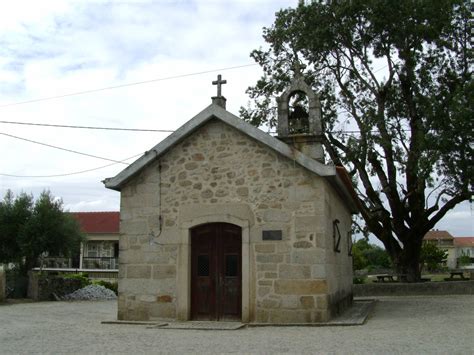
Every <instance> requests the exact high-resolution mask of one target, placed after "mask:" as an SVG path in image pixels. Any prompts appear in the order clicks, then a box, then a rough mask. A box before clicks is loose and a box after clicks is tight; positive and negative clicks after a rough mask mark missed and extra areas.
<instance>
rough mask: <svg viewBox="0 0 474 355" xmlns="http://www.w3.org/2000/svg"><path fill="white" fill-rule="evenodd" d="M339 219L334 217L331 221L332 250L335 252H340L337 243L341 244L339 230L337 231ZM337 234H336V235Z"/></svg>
mask: <svg viewBox="0 0 474 355" xmlns="http://www.w3.org/2000/svg"><path fill="white" fill-rule="evenodd" d="M338 224H339V220H338V219H335V220H334V221H333V222H332V239H333V242H334V251H335V252H336V253H340V252H341V249H339V245H340V244H341V232H340V231H339V226H338ZM336 234H337V236H336Z"/></svg>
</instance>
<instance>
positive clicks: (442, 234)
mask: <svg viewBox="0 0 474 355" xmlns="http://www.w3.org/2000/svg"><path fill="white" fill-rule="evenodd" d="M453 239H454V237H453V236H452V235H451V234H450V233H449V232H447V231H440V230H431V231H429V232H428V233H426V234H425V236H424V237H423V240H453Z"/></svg>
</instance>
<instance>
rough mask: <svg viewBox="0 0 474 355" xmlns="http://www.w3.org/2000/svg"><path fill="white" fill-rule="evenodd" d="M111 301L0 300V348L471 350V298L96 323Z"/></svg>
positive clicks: (112, 306) (384, 300)
mask: <svg viewBox="0 0 474 355" xmlns="http://www.w3.org/2000/svg"><path fill="white" fill-rule="evenodd" d="M115 312H116V302H115V301H102V302H86V301H84V302H43V303H24V304H13V305H0V353H1V354H18V353H28V354H31V353H53V354H65V353H87V354H90V353H158V352H164V353H176V354H179V353H201V354H205V353H230V352H234V353H257V354H271V353H312V354H315V353H321V354H328V353H329V354H354V353H359V354H386V353H391V354H393V353H395V354H463V355H464V354H473V349H474V297H472V296H436V297H421V296H420V297H380V298H379V302H378V303H377V305H376V306H375V309H374V312H373V314H372V316H371V317H370V318H369V320H368V322H367V323H366V324H365V325H363V326H353V327H339V326H335V327H259V328H247V329H240V330H233V331H204V330H169V329H168V330H165V329H147V327H146V326H143V325H111V324H101V323H100V322H101V321H102V320H113V319H114V317H115Z"/></svg>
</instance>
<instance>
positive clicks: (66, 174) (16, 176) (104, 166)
mask: <svg viewBox="0 0 474 355" xmlns="http://www.w3.org/2000/svg"><path fill="white" fill-rule="evenodd" d="M142 154H143V153H139V154H135V155H133V156H131V157H129V158H126V159H123V160H122V161H123V162H125V161H127V160H130V159H133V158H136V157H138V156H140V155H142ZM115 164H118V163H111V164H107V165H103V166H99V167H97V168H92V169H86V170H81V171H75V172H72V173H64V174H53V175H14V174H3V173H0V176H7V177H15V178H53V177H64V176H71V175H78V174H84V173H88V172H91V171H95V170H100V169H104V168H108V167H109V166H112V165H115Z"/></svg>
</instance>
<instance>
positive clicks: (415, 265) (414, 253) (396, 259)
mask: <svg viewBox="0 0 474 355" xmlns="http://www.w3.org/2000/svg"><path fill="white" fill-rule="evenodd" d="M420 250H421V242H419V241H418V240H415V241H413V242H410V243H407V244H406V245H404V247H403V249H400V250H398V251H397V250H393V253H390V257H391V259H392V262H393V264H394V266H395V269H396V271H397V273H398V274H399V275H400V277H401V279H402V280H404V281H405V282H418V281H420V280H421V272H420Z"/></svg>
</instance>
